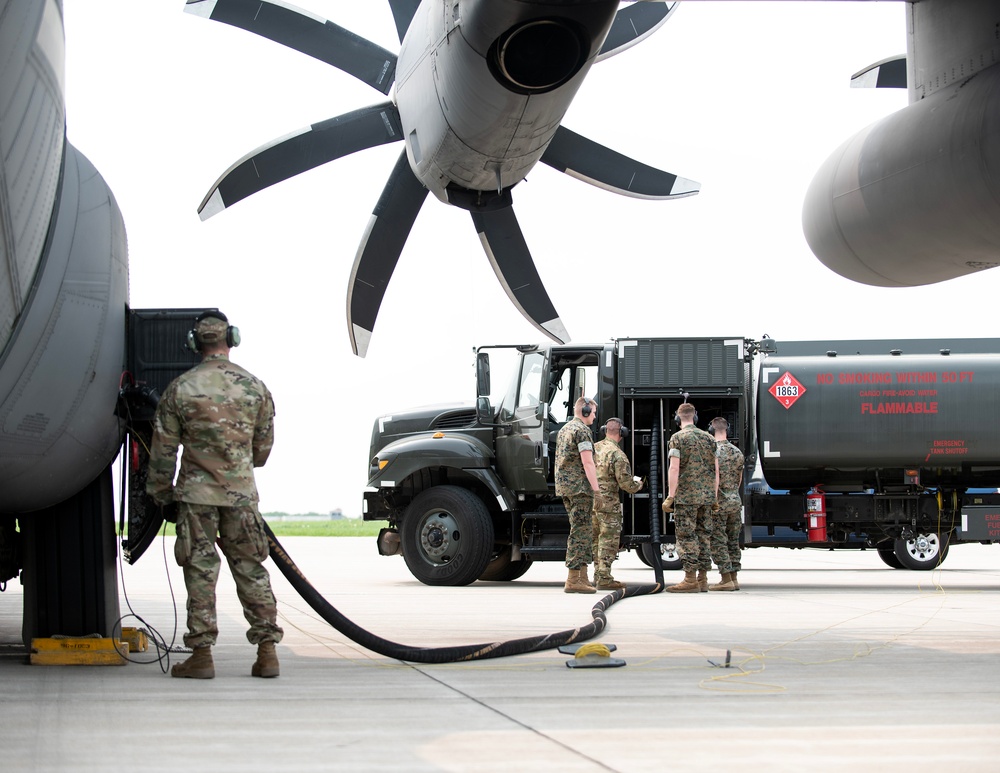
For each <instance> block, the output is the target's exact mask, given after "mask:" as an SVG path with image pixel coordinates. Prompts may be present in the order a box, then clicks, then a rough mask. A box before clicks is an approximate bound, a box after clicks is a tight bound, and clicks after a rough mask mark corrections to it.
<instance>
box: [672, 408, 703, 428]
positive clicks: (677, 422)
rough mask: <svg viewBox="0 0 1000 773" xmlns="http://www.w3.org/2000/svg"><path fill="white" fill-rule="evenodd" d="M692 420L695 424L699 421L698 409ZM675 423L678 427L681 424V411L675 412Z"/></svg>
mask: <svg viewBox="0 0 1000 773" xmlns="http://www.w3.org/2000/svg"><path fill="white" fill-rule="evenodd" d="M691 421H693V422H694V423H695V424H697V423H698V411H695V412H694V416H693V417H692V418H691ZM674 424H676V425H677V426H678V427H679V426H681V415H680V414H679V413H674Z"/></svg>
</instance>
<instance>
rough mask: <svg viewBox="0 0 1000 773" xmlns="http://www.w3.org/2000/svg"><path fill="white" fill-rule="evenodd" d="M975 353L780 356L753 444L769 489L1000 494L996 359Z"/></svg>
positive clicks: (766, 384) (763, 393) (761, 390)
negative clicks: (917, 488) (943, 489)
mask: <svg viewBox="0 0 1000 773" xmlns="http://www.w3.org/2000/svg"><path fill="white" fill-rule="evenodd" d="M980 340H982V339H980ZM827 343H834V342H827ZM840 343H843V344H844V345H842V346H841V347H840V348H839V350H838V351H839V352H844V351H849V350H850V347H849V345H848V342H840ZM851 343H856V342H851ZM897 343H902V342H897ZM936 343H937V344H938V345H941V344H944V342H936ZM991 343H993V344H995V343H996V342H995V341H992V340H991ZM817 350H818V351H819V352H822V351H823V349H818V347H814V348H813V351H814V352H815V351H817ZM881 351H883V352H888V351H889V347H888V346H887V347H886V348H884V349H882V350H881ZM979 351H980V353H970V352H968V351H963V352H955V351H953V350H950V349H947V348H943V349H941V350H940V351H939V352H938V353H936V354H927V353H922V354H907V353H903V352H898V351H897V352H896V353H885V354H871V353H861V354H842V353H836V352H835V351H830V352H829V353H828V354H827V355H823V354H821V353H819V354H810V355H808V356H795V355H790V354H789V348H788V347H784V346H780V347H779V349H778V352H779V353H778V354H777V355H768V356H764V357H762V358H761V361H760V367H759V373H758V376H759V378H758V381H757V438H758V447H759V451H760V462H761V468H762V471H763V474H764V478H765V480H766V481H767V484H768V485H769V486H770V487H771V488H772V489H789V490H800V489H807V488H809V487H811V486H814V485H822V486H825V487H829V490H842V491H862V490H867V489H873V490H875V491H884V490H886V489H887V488H892V487H899V486H904V485H914V484H919V485H921V486H925V487H937V486H947V487H958V488H962V487H973V486H975V487H997V486H1000V432H998V431H997V428H998V426H1000V400H998V399H997V397H998V395H1000V352H998V351H997V350H996V349H993V350H992V353H981V352H982V351H983V350H982V349H980V350H979ZM986 351H990V350H986Z"/></svg>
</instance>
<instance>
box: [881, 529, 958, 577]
mask: <svg viewBox="0 0 1000 773" xmlns="http://www.w3.org/2000/svg"><path fill="white" fill-rule="evenodd" d="M893 552H894V553H895V554H896V558H898V559H899V562H900V563H901V564H902V565H903V567H904V568H906V569H914V570H917V571H928V570H930V569H936V568H937V567H939V566H940V565H941V564H942V563H944V560H945V558H947V557H948V535H947V534H944V535H941V534H937V533H935V532H927V533H924V534H917V535H914V537H913V538H912V539H898V540H896V547H895V550H894V551H893Z"/></svg>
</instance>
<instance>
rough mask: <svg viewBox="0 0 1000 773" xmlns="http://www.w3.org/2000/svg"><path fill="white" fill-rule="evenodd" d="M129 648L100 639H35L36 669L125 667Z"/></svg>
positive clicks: (66, 637)
mask: <svg viewBox="0 0 1000 773" xmlns="http://www.w3.org/2000/svg"><path fill="white" fill-rule="evenodd" d="M128 650H129V645H128V644H127V643H124V642H122V641H120V640H118V639H106V638H101V637H100V636H61V637H52V638H50V639H32V640H31V655H30V656H29V662H30V663H31V665H33V666H124V665H125V664H126V663H128V660H126V659H125V656H126V655H127V654H128Z"/></svg>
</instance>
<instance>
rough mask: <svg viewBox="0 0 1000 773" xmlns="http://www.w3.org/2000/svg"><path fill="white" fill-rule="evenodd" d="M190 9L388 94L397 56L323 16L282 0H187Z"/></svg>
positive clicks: (190, 11)
mask: <svg viewBox="0 0 1000 773" xmlns="http://www.w3.org/2000/svg"><path fill="white" fill-rule="evenodd" d="M184 10H185V12H187V13H191V14H195V15H196V16H203V17H204V18H206V19H211V20H212V21H218V22H222V23H223V24H229V25H231V26H233V27H239V28H240V29H243V30H246V31H247V32H252V33H254V34H255V35H260V36H261V37H263V38H267V39H268V40H273V41H274V42H275V43H281V45H283V46H287V47H288V48H291V49H293V50H295V51H300V52H302V53H303V54H307V55H308V56H311V57H313V58H315V59H319V60H320V61H321V62H326V63H327V64H331V65H333V66H334V67H336V68H337V69H339V70H343V71H344V72H346V73H347V74H348V75H353V76H354V77H355V78H357V79H358V80H360V81H362V82H364V83H367V84H368V85H369V86H371V87H372V88H374V89H377V90H378V91H381V92H382V93H383V94H388V93H389V89H391V88H392V84H393V81H394V80H395V79H396V55H395V54H394V53H392V52H391V51H386V50H385V49H384V48H382V47H381V46H377V45H375V44H374V43H372V42H371V41H369V40H366V39H365V38H363V37H361V36H360V35H355V34H354V33H353V32H351V31H350V30H346V29H344V28H343V27H339V26H337V25H336V24H334V23H333V22H331V21H327V20H326V19H324V18H322V17H321V16H316V15H315V14H312V13H309V11H305V10H303V9H301V8H296V7H295V6H294V5H288V4H287V3H282V2H279V1H278V0H187V5H185V6H184Z"/></svg>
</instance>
